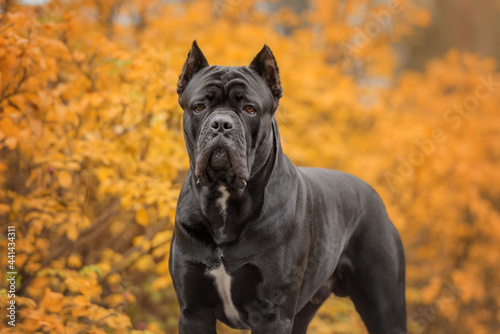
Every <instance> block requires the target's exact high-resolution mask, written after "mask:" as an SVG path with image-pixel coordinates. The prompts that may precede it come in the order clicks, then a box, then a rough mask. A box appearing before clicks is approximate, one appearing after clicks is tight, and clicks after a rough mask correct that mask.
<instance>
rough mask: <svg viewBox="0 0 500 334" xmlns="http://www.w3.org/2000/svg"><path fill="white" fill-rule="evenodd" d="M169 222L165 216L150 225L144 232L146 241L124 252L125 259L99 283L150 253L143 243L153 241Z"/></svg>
mask: <svg viewBox="0 0 500 334" xmlns="http://www.w3.org/2000/svg"><path fill="white" fill-rule="evenodd" d="M167 223H168V219H167V218H165V219H162V220H160V221H159V223H158V224H156V225H155V226H153V227H150V228H148V229H147V230H146V233H145V234H144V241H143V242H142V243H141V244H140V245H138V246H133V247H130V248H129V249H128V250H127V251H126V252H125V253H124V254H123V259H122V260H121V261H120V262H119V263H118V264H117V265H116V266H115V267H114V268H113V269H111V270H110V271H109V272H108V273H107V274H106V275H104V276H103V277H101V278H100V279H99V284H102V283H103V282H104V281H105V280H106V278H108V277H109V276H110V275H112V274H114V273H118V272H121V271H123V270H125V269H127V267H129V266H130V265H131V264H132V263H134V262H135V261H136V260H137V259H138V258H139V257H141V256H142V255H144V254H146V253H148V252H149V251H150V250H147V251H145V250H143V249H142V244H143V243H144V242H145V241H151V239H152V238H153V236H154V235H155V234H156V233H157V232H159V231H160V230H161V229H162V228H163V227H165V225H167ZM167 242H168V241H165V242H163V243H161V244H159V245H158V246H156V247H155V248H158V247H160V246H162V245H164V244H165V243H167ZM136 252H138V255H137V257H136V258H132V255H133V254H135V253H136Z"/></svg>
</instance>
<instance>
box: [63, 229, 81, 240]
mask: <svg viewBox="0 0 500 334" xmlns="http://www.w3.org/2000/svg"><path fill="white" fill-rule="evenodd" d="M78 234H79V233H78V229H77V228H76V226H74V225H67V227H66V236H67V237H68V239H69V240H71V241H76V239H78Z"/></svg>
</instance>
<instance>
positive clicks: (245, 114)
mask: <svg viewBox="0 0 500 334" xmlns="http://www.w3.org/2000/svg"><path fill="white" fill-rule="evenodd" d="M177 93H178V94H179V104H180V105H181V107H182V109H183V110H184V118H183V124H184V138H185V141H186V147H187V151H188V155H189V159H190V164H191V170H192V173H194V176H195V177H196V179H197V183H198V184H199V185H200V186H210V185H213V184H222V185H224V186H227V187H229V188H230V189H234V190H241V189H244V188H245V187H246V185H247V182H248V181H249V179H250V178H251V177H252V176H253V175H254V174H255V172H256V171H255V169H257V168H258V167H259V166H261V165H262V163H263V160H264V161H265V159H266V158H265V155H266V154H268V153H269V152H265V151H266V149H265V148H268V147H269V145H268V143H269V135H270V134H271V133H272V120H273V117H274V112H275V111H276V108H277V107H278V102H279V99H280V97H281V95H282V89H281V84H280V79H279V74H278V66H277V65H276V61H275V59H274V56H273V54H272V52H271V50H270V49H269V47H267V46H264V47H263V48H262V50H261V51H260V52H259V53H258V54H257V56H256V57H255V58H254V60H253V61H252V62H251V64H250V65H249V66H236V67H229V66H217V65H212V66H209V64H208V62H207V60H206V58H205V56H204V55H203V53H202V52H201V50H200V48H199V47H198V44H197V43H196V41H194V42H193V45H192V48H191V50H190V51H189V54H188V57H187V60H186V63H185V64H184V68H183V70H182V73H181V75H180V78H179V83H178V86H177ZM264 143H266V145H265V148H264V147H263V144H264ZM267 151H268V150H267Z"/></svg>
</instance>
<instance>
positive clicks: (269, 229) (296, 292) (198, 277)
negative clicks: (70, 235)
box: [170, 41, 406, 334]
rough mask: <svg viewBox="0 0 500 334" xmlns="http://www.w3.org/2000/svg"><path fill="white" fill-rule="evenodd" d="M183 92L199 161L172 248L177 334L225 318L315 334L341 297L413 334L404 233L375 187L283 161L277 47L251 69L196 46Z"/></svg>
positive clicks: (189, 143) (262, 332) (377, 325)
mask: <svg viewBox="0 0 500 334" xmlns="http://www.w3.org/2000/svg"><path fill="white" fill-rule="evenodd" d="M296 75H298V76H300V73H297V74H296ZM177 92H178V94H179V104H180V105H181V107H182V109H183V110H184V118H183V124H184V138H185V142H186V148H187V152H188V155H189V161H190V170H189V172H188V175H187V178H186V180H185V182H184V185H183V187H182V190H181V193H180V196H179V200H178V205H177V214H176V219H175V231H174V236H173V239H172V245H171V251H170V274H171V275H172V279H173V283H174V288H175V292H176V294H177V298H178V301H179V304H180V312H181V316H180V320H179V333H181V334H198V333H216V321H217V320H219V321H222V322H224V323H225V324H227V325H229V326H230V327H233V328H239V329H250V330H251V332H252V334H289V333H293V334H299V333H306V330H307V326H308V324H309V322H310V321H311V319H312V318H313V316H314V314H315V313H316V311H317V310H318V308H319V307H320V306H321V304H322V303H323V302H324V301H325V300H326V299H327V298H328V297H329V296H330V294H331V293H332V292H333V293H334V294H335V295H337V296H341V297H346V296H349V297H350V298H351V299H352V301H353V303H354V305H355V307H356V310H357V311H358V312H359V314H360V315H361V318H362V319H363V321H364V323H365V325H366V327H367V329H368V331H369V332H370V333H380V334H389V333H397V334H400V333H406V304H405V260H404V253H403V246H402V244H401V240H400V238H399V235H398V232H397V231H396V229H395V227H394V226H393V224H392V223H391V221H390V220H389V217H388V216H387V212H386V210H385V207H384V205H383V203H382V200H381V199H380V197H379V196H378V195H377V193H376V192H375V191H374V190H373V189H372V188H371V187H370V186H369V185H367V184H366V183H365V182H363V181H362V180H360V179H358V178H357V177H355V176H352V175H350V174H347V173H343V172H340V171H334V170H327V169H319V168H301V167H295V166H294V165H293V164H292V163H291V162H290V160H289V159H288V158H287V156H286V155H285V154H284V153H283V150H282V148H281V143H280V136H279V132H278V125H277V123H276V119H275V112H276V109H277V107H278V102H279V100H280V98H281V96H282V88H281V82H280V78H279V73H278V66H277V64H276V61H275V58H274V56H273V54H272V52H271V50H270V49H269V47H267V46H264V48H263V49H262V50H261V51H260V52H259V53H258V54H257V56H256V57H255V58H254V59H253V61H252V62H251V64H250V65H249V66H236V67H228V66H217V65H212V66H210V65H209V64H208V62H207V60H206V58H205V56H204V55H203V53H202V52H201V50H200V48H199V47H198V45H197V43H196V41H195V42H194V43H193V45H192V48H191V50H190V52H189V54H188V57H187V60H186V63H185V64H184V68H183V70H182V73H181V75H180V78H179V83H178V86H177ZM310 131H314V128H313V127H311V129H310ZM318 145H324V143H318Z"/></svg>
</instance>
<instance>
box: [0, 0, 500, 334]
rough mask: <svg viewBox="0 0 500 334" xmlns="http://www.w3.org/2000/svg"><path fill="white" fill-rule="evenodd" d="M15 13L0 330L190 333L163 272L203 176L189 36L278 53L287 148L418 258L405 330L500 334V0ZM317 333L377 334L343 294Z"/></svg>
mask: <svg viewBox="0 0 500 334" xmlns="http://www.w3.org/2000/svg"><path fill="white" fill-rule="evenodd" d="M0 4H1V5H0V8H1V17H0V184H1V187H0V225H1V226H0V227H1V236H2V237H1V239H0V245H1V247H0V266H1V270H0V272H1V273H2V282H1V286H0V304H1V311H0V312H1V314H2V320H1V324H0V332H1V333H2V334H3V333H75V334H83V333H96V334H97V333H143V334H146V333H147V334H159V333H176V331H177V327H176V326H177V319H178V315H179V308H178V305H177V303H176V300H175V295H174V293H173V289H172V285H171V279H170V276H169V273H168V265H167V259H168V255H169V242H170V238H171V232H172V227H173V224H174V217H175V206H176V199H177V196H178V193H179V189H180V186H181V184H182V182H183V180H184V178H185V175H186V171H187V169H188V168H189V165H188V160H187V154H186V152H185V148H184V141H183V136H182V124H181V118H182V111H181V109H180V107H179V106H178V105H177V96H176V93H175V91H176V82H177V78H178V75H179V73H180V70H181V68H182V64H183V62H184V60H185V58H186V55H187V52H188V50H189V48H190V45H191V43H192V41H193V40H194V39H197V40H198V43H199V45H200V46H201V48H202V50H203V51H204V53H205V55H206V56H207V58H208V61H209V62H210V63H211V64H225V65H246V64H249V63H250V61H251V60H252V58H253V57H254V56H255V55H256V53H257V52H258V51H259V50H260V49H261V48H262V46H263V44H264V43H265V44H267V45H269V46H270V47H271V49H272V50H273V51H274V54H275V56H276V58H277V61H278V64H279V66H280V69H281V75H282V83H283V88H284V97H283V98H282V100H281V104H280V108H279V110H278V112H277V115H276V117H277V119H278V123H279V125H280V129H281V134H282V139H283V145H284V149H285V152H286V153H287V154H288V156H289V157H290V158H291V159H292V160H293V161H294V162H295V163H296V164H297V165H303V166H322V167H328V168H334V169H340V170H343V171H347V172H350V173H353V174H356V175H358V176H359V177H361V178H363V179H364V180H366V181H367V182H368V183H370V184H371V185H373V187H374V188H375V189H376V190H377V191H378V192H379V193H380V195H381V197H382V198H383V200H384V202H385V203H386V206H387V209H388V212H389V215H390V217H391V218H392V220H393V221H394V224H395V225H396V226H397V228H398V230H399V231H400V233H401V236H402V239H403V243H404V246H405V249H406V257H407V301H408V319H409V332H410V333H477V334H482V333H498V332H499V331H500V285H499V284H498V283H499V282H500V268H499V263H500V216H499V215H500V177H499V173H500V74H499V73H498V67H497V62H498V60H500V2H499V1H498V0H491V1H488V0H474V1H473V0H413V1H409V0H349V1H346V0H331V1H327V0H310V1H307V0H293V1H285V0H282V1H273V2H264V1H253V0H217V1H213V2H208V1H200V0H193V1H160V0H157V1H155V0H74V1H67V0H54V1H45V0H37V1H34V0H31V1H28V0H24V1H15V0H3V1H0ZM8 225H14V226H16V233H17V238H16V240H15V241H16V267H17V271H18V275H17V276H16V280H17V296H16V299H15V300H16V305H17V309H18V312H17V318H16V326H15V327H10V326H7V324H6V322H7V321H6V320H7V319H6V306H7V303H8V302H9V298H8V296H7V288H8V287H7V283H6V280H5V274H4V273H5V272H6V271H7V270H6V268H7V265H8V263H7V261H8V258H7V249H6V247H7V239H6V234H7V226H8ZM219 332H220V333H236V331H230V330H229V329H227V328H223V327H222V326H220V327H219ZM309 332H310V333H313V334H320V333H321V334H323V333H324V334H326V333H346V334H348V333H366V330H365V329H364V326H363V324H362V322H361V320H360V318H359V316H358V315H357V313H356V312H355V310H354V307H353V305H352V303H351V302H350V300H349V299H348V298H336V297H332V298H330V299H329V301H328V302H327V303H326V304H325V305H324V306H323V307H322V308H321V310H320V311H319V313H318V315H317V316H316V318H315V319H314V321H313V323H312V324H311V326H310V331H309Z"/></svg>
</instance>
